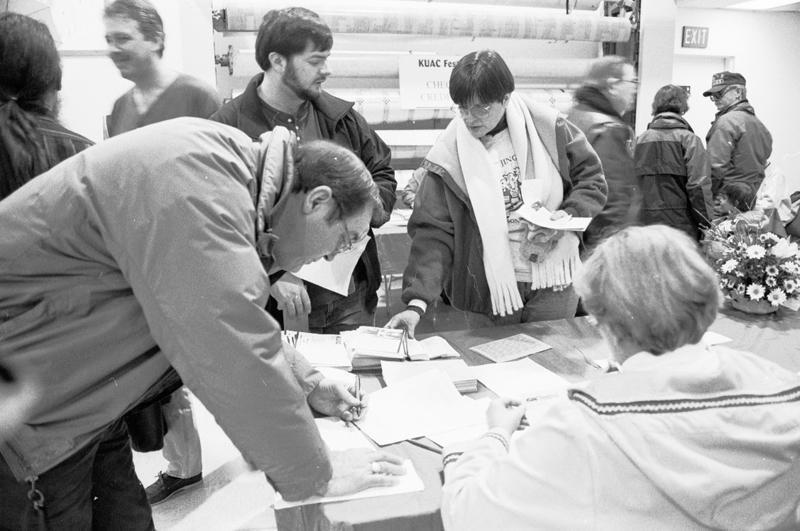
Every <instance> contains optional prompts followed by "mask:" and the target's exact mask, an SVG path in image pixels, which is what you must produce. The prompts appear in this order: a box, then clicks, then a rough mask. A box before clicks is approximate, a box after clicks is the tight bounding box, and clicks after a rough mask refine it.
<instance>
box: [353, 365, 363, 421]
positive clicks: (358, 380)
mask: <svg viewBox="0 0 800 531" xmlns="http://www.w3.org/2000/svg"><path fill="white" fill-rule="evenodd" d="M356 398H357V399H358V401H359V403H360V402H361V376H359V375H358V374H356ZM353 409H354V413H355V416H356V417H360V416H361V406H360V405H359V406H355V408H353Z"/></svg>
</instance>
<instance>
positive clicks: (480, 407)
mask: <svg viewBox="0 0 800 531" xmlns="http://www.w3.org/2000/svg"><path fill="white" fill-rule="evenodd" d="M462 398H463V399H464V400H465V401H466V400H468V401H469V402H464V404H466V406H465V407H466V408H467V409H469V410H470V412H471V416H472V419H473V422H472V423H470V424H469V425H467V426H462V427H460V428H455V429H450V430H442V431H436V432H433V433H429V434H428V439H430V440H432V441H433V442H435V443H436V444H438V445H439V446H441V447H443V448H444V447H447V446H449V445H451V444H454V443H458V442H464V441H470V440H472V439H477V438H478V437H480V436H481V435H483V434H484V433H486V432H487V431H489V425H488V424H487V422H486V409H487V408H488V407H489V402H491V399H490V398H488V397H485V398H480V399H478V400H473V399H471V398H467V397H462Z"/></svg>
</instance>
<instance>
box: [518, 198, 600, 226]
mask: <svg viewBox="0 0 800 531" xmlns="http://www.w3.org/2000/svg"><path fill="white" fill-rule="evenodd" d="M515 212H516V214H517V215H518V216H519V217H521V218H522V219H524V220H525V221H528V222H530V223H533V224H534V225H538V226H540V227H544V228H546V229H556V230H570V231H584V230H586V227H588V226H589V223H590V222H591V221H592V218H574V217H572V216H566V217H563V218H560V219H556V220H552V219H550V216H551V215H552V214H553V213H552V212H550V211H549V210H547V209H546V208H545V207H539V208H538V209H535V208H533V206H531V204H530V203H526V204H524V205H522V206H521V207H520V208H519V209H517V210H516V211H515Z"/></svg>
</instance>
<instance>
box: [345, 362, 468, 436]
mask: <svg viewBox="0 0 800 531" xmlns="http://www.w3.org/2000/svg"><path fill="white" fill-rule="evenodd" d="M368 404H369V405H368V407H367V408H366V409H365V410H364V416H363V417H362V418H361V419H360V420H358V421H357V424H358V427H359V428H361V429H362V431H364V433H366V434H367V435H368V436H369V437H370V438H371V439H372V440H373V441H375V442H376V443H378V444H379V445H381V446H383V445H386V444H391V443H396V442H398V441H404V440H406V439H413V438H416V437H422V436H423V435H427V434H428V433H431V432H433V431H441V430H446V429H455V428H458V427H462V426H467V425H469V424H470V422H471V421H470V412H469V411H466V410H465V408H464V405H463V403H462V397H461V394H460V393H459V392H458V391H457V390H456V388H455V386H454V385H453V382H452V381H450V378H449V377H448V376H447V375H446V374H445V373H444V372H442V371H428V372H426V373H424V374H420V375H418V376H414V377H411V378H408V379H406V380H402V381H400V382H396V383H394V384H392V385H387V386H386V387H384V388H383V389H380V390H378V391H375V392H374V393H371V394H370V395H369V403H368Z"/></svg>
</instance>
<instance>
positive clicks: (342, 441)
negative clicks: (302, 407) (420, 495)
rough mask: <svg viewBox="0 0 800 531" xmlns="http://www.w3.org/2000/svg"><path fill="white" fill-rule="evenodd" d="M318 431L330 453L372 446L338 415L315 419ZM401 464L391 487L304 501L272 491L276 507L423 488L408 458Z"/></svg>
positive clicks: (420, 489) (416, 490) (374, 495)
mask: <svg viewBox="0 0 800 531" xmlns="http://www.w3.org/2000/svg"><path fill="white" fill-rule="evenodd" d="M316 422H317V427H318V428H319V433H320V435H321V436H322V440H323V441H325V444H327V445H328V449H329V450H330V451H332V452H335V451H341V450H349V449H353V448H372V447H373V446H372V444H371V443H370V442H369V440H367V438H366V437H364V434H363V433H361V432H360V431H359V430H358V428H356V427H355V426H347V425H346V424H345V423H344V422H342V421H341V420H340V419H337V418H331V417H329V418H324V419H316ZM404 466H405V469H406V473H405V475H403V476H398V479H399V481H398V483H397V484H395V485H392V486H390V487H373V488H371V489H367V490H363V491H361V492H357V493H355V494H348V495H346V496H313V497H311V498H308V499H306V500H303V501H298V502H287V501H284V500H283V498H281V495H280V494H279V493H277V492H276V493H275V509H276V510H277V509H286V508H289V507H297V506H298V505H309V504H312V503H331V502H338V501H346V500H356V499H360V498H374V497H376V496H390V495H392V494H403V493H406V492H419V491H422V490H425V484H424V483H422V479H421V478H420V477H419V474H417V471H416V469H415V468H414V465H413V463H412V462H411V460H410V459H407V460H405V462H404Z"/></svg>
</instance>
